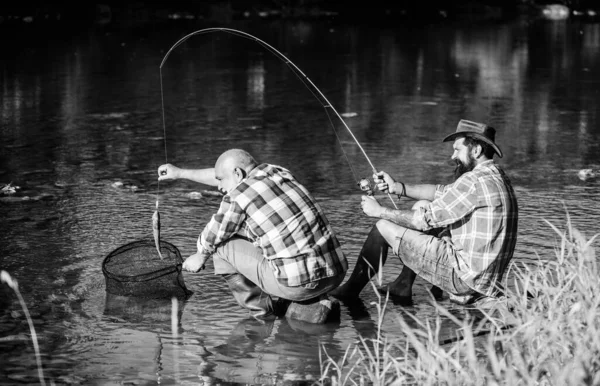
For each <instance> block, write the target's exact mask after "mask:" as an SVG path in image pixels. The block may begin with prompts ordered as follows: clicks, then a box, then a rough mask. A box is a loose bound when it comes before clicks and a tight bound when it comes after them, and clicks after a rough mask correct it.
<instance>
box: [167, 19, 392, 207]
mask: <svg viewBox="0 0 600 386" xmlns="http://www.w3.org/2000/svg"><path fill="white" fill-rule="evenodd" d="M212 32H225V33H229V34H232V35H236V36H240V37H243V38H246V39H249V40H252V41H254V42H257V43H258V44H260V45H261V46H263V47H264V48H266V49H267V51H269V52H271V53H272V54H274V55H275V56H276V57H277V58H279V59H281V60H282V61H283V62H284V63H285V64H286V65H287V66H288V67H289V68H290V69H291V70H292V72H293V73H294V74H295V75H296V77H298V79H300V81H301V82H302V83H303V84H304V85H305V86H306V87H307V88H308V90H309V91H310V92H311V93H312V94H313V96H314V97H315V98H316V99H317V100H318V101H319V102H320V103H321V105H322V106H323V108H324V109H325V113H326V114H327V117H328V118H329V123H330V124H331V127H332V128H333V131H334V133H335V136H336V139H337V141H338V143H339V144H340V148H341V149H342V153H343V154H344V157H345V158H346V162H347V163H348V166H350V170H351V171H352V174H353V175H354V179H355V180H356V181H357V184H358V185H359V186H360V188H361V190H363V191H366V192H367V194H368V195H372V194H373V193H372V189H371V186H370V181H369V180H368V179H366V178H362V179H360V180H359V179H358V177H357V175H356V172H355V171H354V168H353V167H352V164H351V162H350V160H349V158H348V155H347V154H346V152H345V150H344V147H343V146H342V141H341V139H340V137H339V135H338V132H337V130H336V129H335V125H334V123H333V121H332V119H331V116H330V115H329V113H328V112H327V109H331V110H332V111H333V112H334V114H335V115H336V116H337V117H338V119H339V120H340V122H342V124H343V125H344V127H345V128H346V130H347V131H348V133H349V134H350V136H351V137H352V139H353V140H354V142H355V143H356V145H358V148H359V149H360V151H361V152H362V154H363V155H364V157H365V159H366V160H367V162H368V163H369V165H370V166H371V169H372V170H373V173H374V174H377V169H375V166H373V163H372V162H371V159H370V158H369V156H367V153H366V152H365V150H364V149H363V147H362V145H361V144H360V142H358V140H357V139H356V137H355V136H354V133H352V130H350V128H349V127H348V125H347V124H346V122H345V121H344V119H342V116H341V115H340V114H339V113H338V112H337V110H336V109H335V108H334V107H333V105H332V104H331V103H330V102H329V100H328V99H327V98H326V97H325V95H324V94H323V93H322V92H321V90H319V88H318V87H317V86H315V84H314V83H313V82H312V81H311V80H310V79H309V78H308V76H306V75H305V74H304V73H303V72H302V70H300V68H298V66H296V65H295V64H294V63H293V62H292V61H291V60H290V59H288V58H287V57H286V56H285V55H283V54H282V53H281V52H279V50H277V49H276V48H274V47H273V46H271V45H270V44H268V43H267V42H265V41H263V40H261V39H259V38H257V37H256V36H253V35H250V34H249V33H246V32H243V31H239V30H236V29H231V28H204V29H201V30H198V31H195V32H192V33H190V34H188V35H186V36H184V37H182V38H181V39H179V40H178V41H177V42H176V43H175V44H174V45H173V46H172V47H171V48H170V49H169V51H167V53H166V54H165V56H164V58H163V60H162V62H161V63H160V95H161V103H162V114H163V115H162V118H163V131H164V132H165V161H166V159H167V144H166V124H165V103H164V94H163V81H162V68H163V65H164V64H165V62H166V61H167V58H168V57H169V55H170V54H171V52H172V51H173V50H174V49H175V48H177V47H178V46H179V45H181V44H182V43H183V42H185V41H186V40H188V39H189V38H191V37H192V36H195V35H202V34H207V33H212ZM388 197H389V198H390V200H391V201H392V204H393V205H394V207H395V208H396V209H398V207H397V206H396V203H395V202H394V200H393V199H392V196H391V194H390V193H389V192H388Z"/></svg>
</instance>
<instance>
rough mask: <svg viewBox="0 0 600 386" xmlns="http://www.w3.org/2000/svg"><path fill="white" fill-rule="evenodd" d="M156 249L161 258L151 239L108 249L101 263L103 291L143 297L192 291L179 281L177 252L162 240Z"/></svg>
mask: <svg viewBox="0 0 600 386" xmlns="http://www.w3.org/2000/svg"><path fill="white" fill-rule="evenodd" d="M160 251H161V253H162V256H163V259H161V258H160V257H159V255H158V252H157V250H156V246H155V244H154V240H138V241H134V242H132V243H129V244H125V245H123V246H121V247H119V248H117V249H115V250H114V251H112V252H111V253H110V254H109V255H108V256H106V257H105V258H104V261H103V262H102V273H104V278H105V279H106V292H107V293H109V294H113V295H119V296H135V297H140V298H147V299H162V298H172V297H176V298H178V299H186V298H188V297H189V296H190V295H191V294H192V292H191V291H189V290H188V289H187V288H186V286H185V282H184V281H183V274H182V269H181V266H182V264H183V259H182V258H181V253H179V250H178V249H177V247H176V246H174V245H173V244H171V243H169V242H166V241H162V240H161V242H160Z"/></svg>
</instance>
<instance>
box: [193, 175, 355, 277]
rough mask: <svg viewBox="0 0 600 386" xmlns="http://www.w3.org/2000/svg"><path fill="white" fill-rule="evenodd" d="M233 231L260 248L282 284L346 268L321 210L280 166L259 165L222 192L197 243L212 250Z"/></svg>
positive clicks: (340, 249) (234, 234)
mask: <svg viewBox="0 0 600 386" xmlns="http://www.w3.org/2000/svg"><path fill="white" fill-rule="evenodd" d="M236 235H237V236H242V237H245V238H247V239H249V240H251V241H252V242H253V243H254V245H256V246H257V247H259V248H261V250H262V252H263V255H264V257H265V258H266V259H268V260H269V262H270V263H271V266H272V268H273V270H274V271H275V275H276V277H277V279H278V280H279V282H280V283H281V284H282V285H286V286H289V287H295V286H299V285H304V284H307V283H310V282H314V281H317V280H320V279H324V278H328V277H333V276H337V275H340V274H341V275H344V274H345V272H346V270H347V269H348V262H347V261H346V257H345V255H344V253H343V251H342V248H341V246H340V243H339V241H338V239H337V237H336V235H335V234H334V232H333V230H332V228H331V226H330V224H329V221H328V220H327V218H326V217H325V214H324V212H323V210H322V209H321V207H320V206H319V205H318V203H317V202H316V201H315V200H314V198H313V197H312V196H311V195H310V194H309V193H308V191H307V190H306V188H305V187H304V186H302V185H301V184H300V183H299V182H298V181H296V179H295V178H294V177H293V176H292V174H291V173H290V172H289V171H288V170H287V169H284V168H282V167H280V166H276V165H270V164H261V165H258V166H257V167H256V168H254V169H253V170H252V171H251V172H250V173H249V174H248V177H247V178H246V179H245V180H243V181H242V182H241V183H240V184H239V185H238V186H236V187H235V188H234V189H233V190H232V191H231V192H230V193H229V194H227V195H225V196H224V197H223V200H222V202H221V206H220V208H219V210H218V211H217V213H216V214H214V215H213V216H212V218H211V220H210V221H209V223H208V224H207V225H206V227H205V228H204V230H203V231H202V233H201V234H200V237H199V238H198V249H199V250H201V248H202V250H203V251H204V252H205V253H208V254H212V253H213V252H214V251H215V248H216V247H218V246H219V244H221V243H223V242H225V241H227V240H228V239H229V238H230V237H232V236H236Z"/></svg>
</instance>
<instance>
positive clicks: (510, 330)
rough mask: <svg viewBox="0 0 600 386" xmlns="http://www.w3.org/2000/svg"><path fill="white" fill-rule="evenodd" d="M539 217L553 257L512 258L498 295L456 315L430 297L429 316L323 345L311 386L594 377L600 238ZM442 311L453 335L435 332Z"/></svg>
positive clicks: (598, 368) (586, 380)
mask: <svg viewBox="0 0 600 386" xmlns="http://www.w3.org/2000/svg"><path fill="white" fill-rule="evenodd" d="M546 223H547V224H548V225H549V226H550V228H551V229H553V230H554V231H555V233H556V236H557V241H558V242H557V246H556V248H555V256H553V257H552V256H549V257H548V258H545V259H544V258H542V257H540V256H535V258H534V261H535V263H534V264H528V265H523V264H516V263H515V264H513V265H511V268H510V270H509V272H508V273H507V277H509V278H511V279H510V280H511V283H509V284H512V285H509V286H508V287H509V289H508V290H507V292H506V298H503V299H500V300H498V301H495V302H488V303H487V304H486V305H483V304H482V305H480V306H478V307H476V308H474V309H473V311H474V313H467V317H465V318H463V319H459V318H457V317H456V316H454V315H453V314H452V313H450V312H449V310H448V309H446V308H445V307H443V306H442V305H441V304H439V303H435V302H434V305H435V307H436V311H437V312H436V316H435V317H433V318H430V319H427V320H419V319H417V318H416V317H414V316H413V315H411V314H410V313H408V312H405V316H404V317H402V318H398V320H397V322H398V324H399V327H400V331H402V332H403V335H402V336H394V337H386V336H384V334H383V333H382V332H381V330H379V331H378V334H377V336H376V337H375V338H373V339H365V338H362V337H360V338H359V339H358V342H356V343H355V344H352V345H350V346H349V347H348V348H347V349H346V351H345V353H344V355H343V356H342V358H340V359H336V358H332V357H331V356H329V355H328V354H327V352H326V351H325V350H324V348H321V352H322V355H321V378H320V379H319V381H318V384H321V385H335V386H337V385H363V384H369V385H419V386H421V385H482V384H485V385H598V384H600V296H598V294H599V293H600V272H599V269H598V263H597V261H596V256H595V250H594V248H593V243H594V241H595V240H596V238H597V236H598V235H596V236H594V237H592V238H590V239H587V238H586V237H585V235H584V234H583V233H582V232H580V231H578V230H577V229H576V228H575V227H573V225H572V223H571V221H570V218H569V216H568V213H567V224H566V227H565V230H560V229H559V228H558V227H557V226H555V225H553V224H551V223H550V222H547V221H546ZM380 280H381V277H379V278H378V280H376V281H379V282H378V283H377V285H381V281H380ZM372 286H373V287H375V286H376V285H375V283H373V284H372ZM375 293H376V294H378V292H377V291H375ZM378 301H379V304H378V305H377V310H378V315H377V317H378V318H379V320H382V319H383V318H384V317H385V304H386V303H387V299H384V298H382V297H381V296H379V295H378ZM472 314H474V315H477V317H470V316H469V315H472ZM443 318H444V319H446V322H445V323H448V322H447V321H448V320H449V321H451V323H454V324H455V326H456V338H453V339H445V340H444V339H442V338H441V337H440V330H441V323H442V319H443ZM408 321H412V326H411V325H410V324H409V323H408ZM415 323H416V327H415ZM379 325H381V324H379ZM376 350H378V351H377V352H375V351H376Z"/></svg>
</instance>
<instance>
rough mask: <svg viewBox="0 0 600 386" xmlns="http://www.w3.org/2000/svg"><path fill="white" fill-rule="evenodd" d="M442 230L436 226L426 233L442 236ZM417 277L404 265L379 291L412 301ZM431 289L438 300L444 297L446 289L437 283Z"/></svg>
mask: <svg viewBox="0 0 600 386" xmlns="http://www.w3.org/2000/svg"><path fill="white" fill-rule="evenodd" d="M430 202H431V201H429V200H419V201H416V202H415V203H414V204H413V206H412V207H411V209H412V210H417V209H419V208H421V207H424V206H426V205H428V204H429V203H430ZM442 231H443V230H442V229H440V228H436V229H432V230H430V231H427V232H425V233H426V234H428V235H431V236H437V237H440V236H439V234H440V232H442ZM416 278H417V274H416V273H415V272H414V271H413V270H412V269H410V268H409V267H407V266H406V265H404V266H403V267H402V271H400V275H398V277H397V278H396V280H394V281H393V282H391V283H389V284H387V285H384V286H383V287H381V288H379V292H381V293H384V294H385V293H387V292H389V293H390V295H391V296H394V297H396V298H399V300H401V301H402V300H408V301H412V285H413V283H414V282H415V279H416ZM430 291H431V294H432V295H433V297H434V298H435V299H436V300H441V299H442V294H443V292H444V291H443V290H442V289H441V288H440V287H438V286H436V285H432V286H431V289H430ZM397 300H398V299H397Z"/></svg>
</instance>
